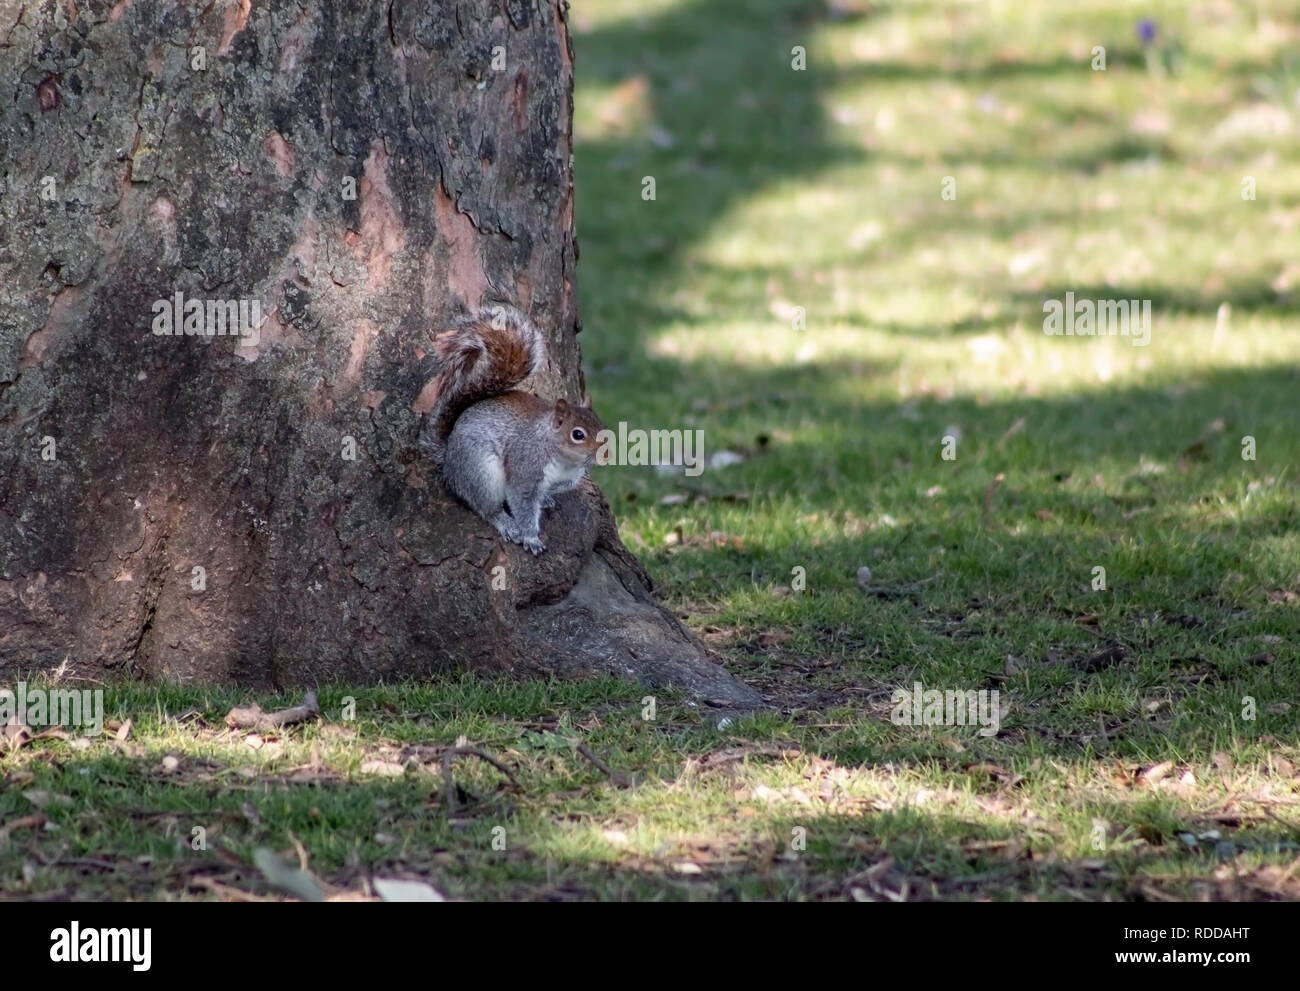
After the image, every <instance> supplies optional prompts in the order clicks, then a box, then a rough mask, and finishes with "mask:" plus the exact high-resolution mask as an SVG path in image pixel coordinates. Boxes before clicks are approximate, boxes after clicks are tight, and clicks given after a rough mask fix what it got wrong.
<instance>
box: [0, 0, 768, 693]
mask: <svg viewBox="0 0 1300 991" xmlns="http://www.w3.org/2000/svg"><path fill="white" fill-rule="evenodd" d="M335 7H338V8H341V9H332V8H335ZM565 16H566V7H565V5H564V4H563V0H459V2H450V0H444V2H438V0H428V2H423V3H418V2H403V0H398V2H393V3H380V4H373V5H366V4H339V5H334V4H320V5H316V4H304V5H298V4H293V3H288V2H266V3H263V2H259V3H256V4H253V3H250V0H214V2H212V3H209V4H207V5H206V6H204V5H202V4H173V3H166V2H155V0H119V2H116V3H111V2H98V0H46V2H44V3H41V4H39V5H21V4H19V5H15V4H12V3H5V4H3V5H2V6H0V87H3V89H2V90H0V148H2V149H3V151H4V169H5V172H4V176H3V183H2V185H0V230H2V235H0V672H3V673H4V674H6V675H14V674H20V673H27V672H31V671H33V670H37V669H50V668H53V667H55V666H57V665H59V664H61V663H64V662H65V661H66V662H67V664H68V666H70V667H71V668H72V669H73V671H74V672H76V673H77V674H80V675H83V676H95V677H102V676H104V675H105V674H112V673H115V672H116V673H124V674H130V675H134V676H146V677H156V678H164V679H171V680H179V681H202V682H210V683H232V682H233V683H239V684H243V685H248V686H254V687H268V688H269V687H279V686H288V685H293V684H302V683H315V682H350V683H357V682H373V681H377V680H393V679H398V678H418V677H422V676H426V675H429V674H431V673H434V672H438V671H443V670H447V669H452V668H474V669H487V670H494V671H518V672H525V673H544V672H553V673H558V674H561V675H563V676H579V675H586V674H595V673H615V674H618V675H620V676H624V677H632V678H637V679H640V680H641V681H643V682H645V683H647V684H650V685H652V686H662V685H678V686H681V687H683V688H685V689H686V690H688V691H689V692H691V693H693V694H695V695H698V696H701V697H704V698H709V699H713V700H715V701H718V702H720V703H723V704H731V705H753V704H756V703H758V701H759V699H758V696H757V695H756V694H755V693H754V692H753V691H752V690H750V689H748V688H747V687H745V686H743V685H741V684H740V683H738V682H736V681H735V680H734V679H732V678H731V677H730V676H728V675H727V674H726V673H725V672H724V671H723V670H722V669H721V668H720V667H717V666H716V665H714V664H712V663H711V662H710V661H709V659H708V657H707V655H706V653H705V651H704V650H703V648H702V647H701V646H700V644H699V643H698V642H697V641H696V640H695V639H694V638H693V637H692V636H691V635H690V634H689V633H688V632H687V631H686V630H685V629H684V628H683V627H682V626H681V624H680V623H679V622H678V621H677V620H676V619H675V618H674V617H673V616H671V615H670V614H668V613H667V612H666V611H665V610H663V609H662V608H660V607H659V606H658V605H657V604H655V603H654V601H653V599H652V598H651V597H650V595H649V593H648V587H649V586H648V581H647V579H646V576H645V574H644V572H643V571H642V570H641V569H640V567H639V566H638V565H637V563H636V562H635V561H634V560H633V559H632V557H631V556H630V555H629V554H628V553H627V551H626V550H625V549H624V548H623V546H622V544H621V543H620V542H619V540H618V537H617V533H616V530H615V527H614V525H613V521H612V519H611V517H610V513H609V509H608V507H607V505H606V504H605V502H604V500H603V499H602V498H601V497H600V494H599V492H598V490H597V489H596V488H595V487H594V486H586V487H584V489H582V490H580V491H579V492H577V493H574V494H571V495H568V496H564V497H561V498H560V500H559V506H558V507H557V509H556V510H554V511H552V512H548V514H547V515H546V516H545V517H544V520H543V530H544V533H545V536H546V539H547V541H548V547H549V549H548V550H547V552H546V553H545V554H543V555H541V556H540V557H538V558H533V557H532V556H531V555H529V554H528V553H527V552H526V551H524V550H522V549H521V548H519V547H516V546H514V545H510V546H503V545H502V543H501V542H500V541H499V539H498V538H497V536H496V534H495V532H494V531H493V530H492V529H491V528H490V527H489V526H488V525H487V524H485V523H484V522H483V521H482V520H480V519H478V518H477V517H476V516H474V515H473V514H472V513H470V512H469V511H468V510H466V509H464V508H463V507H461V506H459V505H458V504H457V503H455V502H454V501H453V500H452V499H451V498H450V497H449V496H447V495H446V494H445V493H444V492H443V490H442V489H441V487H440V486H439V484H438V482H437V480H436V478H435V476H434V474H433V472H432V468H431V466H430V465H429V464H428V463H427V462H426V461H425V460H424V459H423V458H422V457H421V456H420V455H419V453H418V447H417V438H418V432H419V426H420V420H421V417H422V415H423V414H424V413H425V412H426V411H427V409H428V407H429V405H430V403H431V398H432V397H431V390H430V388H429V387H428V384H429V382H430V380H431V379H432V377H433V375H434V373H435V371H436V365H435V361H434V358H433V356H432V354H431V348H430V346H429V335H430V333H431V332H435V331H436V330H437V328H439V327H440V326H445V325H446V324H447V323H449V322H450V320H452V319H453V318H454V317H455V316H457V315H459V314H461V313H463V312H464V311H465V310H467V309H469V308H473V307H475V306H477V305H479V304H480V303H483V302H488V301H492V300H502V301H505V302H509V303H511V304H513V305H517V306H519V307H520V308H521V309H523V310H524V311H525V312H527V313H529V314H530V315H531V316H532V318H533V319H534V321H535V322H536V323H537V324H538V325H539V326H540V327H542V328H543V329H544V330H545V331H546V332H547V334H548V336H549V344H550V360H549V362H548V364H547V366H546V367H545V369H544V370H543V371H542V372H541V373H540V374H539V375H538V376H537V381H536V382H533V383H530V385H531V387H532V388H534V389H535V390H536V391H538V392H539V393H541V394H543V395H549V396H559V395H564V396H567V397H569V398H571V399H574V398H578V397H580V396H581V395H582V392H583V380H582V373H581V370H580V355H579V351H578V345H577V341H576V334H577V333H578V331H579V329H580V323H579V317H578V311H577V300H576V297H575V291H574V279H575V262H576V260H577V248H576V244H575V241H574V216H573V214H574V210H573V175H572V133H571V121H572V86H573V60H572V51H571V46H570V41H569V35H568V30H567V26H566V21H565ZM177 293H181V294H182V298H183V299H191V300H199V301H200V307H201V309H202V308H203V307H207V308H209V309H210V308H212V307H213V301H216V307H215V308H216V310H222V311H223V312H224V310H223V307H224V305H225V303H226V301H231V302H237V301H240V300H243V301H246V302H247V303H249V304H250V312H253V314H254V316H255V311H253V310H252V305H253V304H255V305H256V306H258V307H260V310H261V313H262V314H263V322H262V323H261V325H260V328H258V332H257V333H256V334H255V335H253V336H250V337H231V336H221V335H217V336H213V335H211V334H210V333H203V334H194V335H192V334H189V333H178V334H176V335H172V336H162V335H160V334H159V333H157V331H158V329H159V323H158V321H159V319H162V318H161V317H160V313H163V314H165V307H164V306H163V305H162V304H163V302H164V301H166V302H169V303H173V304H174V303H175V302H176V294H177ZM203 312H207V311H206V310H204V311H203ZM231 312H232V316H233V311H231ZM182 314H185V315H186V317H187V318H188V316H189V311H187V310H185V308H184V307H183V306H182V307H181V308H180V312H178V313H177V314H176V317H177V320H176V327H177V329H178V331H179V330H182V329H197V325H195V327H189V328H186V327H185V326H184V325H183V324H182V321H181V319H180V318H181V315H182ZM201 315H202V314H201ZM196 319H197V318H196ZM206 320H207V323H206V324H204V325H203V328H202V329H204V330H206V331H209V332H210V331H211V330H212V329H213V326H214V325H213V314H212V313H211V312H207V315H206ZM162 329H166V325H165V323H164V325H163V326H162ZM350 445H355V457H354V458H349V456H348V455H349V451H350ZM199 569H201V570H199Z"/></svg>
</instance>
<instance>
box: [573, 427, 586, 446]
mask: <svg viewBox="0 0 1300 991" xmlns="http://www.w3.org/2000/svg"><path fill="white" fill-rule="evenodd" d="M569 436H570V437H572V438H573V439H574V440H575V441H577V442H578V443H582V442H583V441H584V440H586V439H587V431H585V430H583V429H582V428H581V427H574V428H573V433H571V434H569Z"/></svg>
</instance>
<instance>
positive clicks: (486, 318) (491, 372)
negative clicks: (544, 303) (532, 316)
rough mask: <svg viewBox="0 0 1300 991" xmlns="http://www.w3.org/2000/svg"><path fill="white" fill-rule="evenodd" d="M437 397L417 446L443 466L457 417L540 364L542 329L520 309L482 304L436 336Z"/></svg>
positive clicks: (525, 376) (542, 354)
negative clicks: (448, 440) (534, 324)
mask: <svg viewBox="0 0 1300 991" xmlns="http://www.w3.org/2000/svg"><path fill="white" fill-rule="evenodd" d="M434 348H435V350H436V351H437V354H438V360H439V369H438V398H437V400H436V401H435V403H434V407H433V410H432V412H431V413H430V414H429V420H428V423H427V424H426V425H425V428H424V431H423V433H422V434H421V435H420V448H421V450H422V451H423V452H424V453H425V455H426V456H427V457H429V458H430V459H431V460H432V461H433V463H434V464H435V465H437V466H438V467H439V468H441V467H442V460H443V454H444V452H445V451H446V447H447V437H448V436H450V434H451V428H452V427H454V426H455V425H456V419H457V418H458V417H459V416H460V415H461V414H462V413H463V412H465V410H467V409H469V407H471V406H473V405H474V404H475V403H477V402H480V401H482V400H484V399H490V398H492V397H493V396H499V395H501V394H502V393H504V392H509V391H510V390H511V389H513V388H514V387H515V386H517V385H518V384H519V383H520V382H522V381H523V380H524V379H526V378H528V376H530V375H532V374H533V373H534V372H536V371H537V370H538V368H539V367H540V366H541V363H542V360H543V356H544V352H545V347H544V343H543V341H542V336H541V332H540V331H539V330H538V329H537V328H536V327H535V326H533V324H532V322H531V321H530V320H529V319H528V318H527V317H526V316H524V315H523V314H522V313H520V312H519V311H518V310H516V309H514V308H513V307H509V306H499V305H493V306H486V307H484V308H482V309H480V310H478V311H477V312H475V313H473V314H470V315H469V316H467V317H463V318H461V319H460V320H458V321H457V322H456V324H455V325H454V326H453V327H452V328H451V329H450V330H449V331H447V332H446V333H444V334H439V335H438V336H437V337H436V338H435V339H434Z"/></svg>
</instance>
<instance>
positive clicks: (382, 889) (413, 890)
mask: <svg viewBox="0 0 1300 991" xmlns="http://www.w3.org/2000/svg"><path fill="white" fill-rule="evenodd" d="M371 883H372V884H373V885H374V888H375V893H376V894H377V895H379V897H380V898H382V899H383V900H384V901H386V902H445V901H446V900H447V899H446V898H444V897H443V896H442V895H441V894H439V893H438V892H437V891H436V890H435V889H434V888H433V887H432V886H431V885H428V884H425V883H424V882H423V881H402V880H399V879H397V878H387V877H377V878H375V879H374V881H373V882H371Z"/></svg>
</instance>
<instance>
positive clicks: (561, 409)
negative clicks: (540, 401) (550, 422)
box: [555, 398, 569, 427]
mask: <svg viewBox="0 0 1300 991" xmlns="http://www.w3.org/2000/svg"><path fill="white" fill-rule="evenodd" d="M568 415H569V401H568V400H567V399H563V398H561V399H557V400H555V425H556V426H557V427H558V426H560V424H562V423H563V422H564V420H565V418H566V417H567V416H568Z"/></svg>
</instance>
